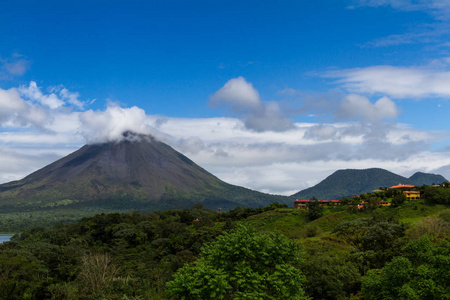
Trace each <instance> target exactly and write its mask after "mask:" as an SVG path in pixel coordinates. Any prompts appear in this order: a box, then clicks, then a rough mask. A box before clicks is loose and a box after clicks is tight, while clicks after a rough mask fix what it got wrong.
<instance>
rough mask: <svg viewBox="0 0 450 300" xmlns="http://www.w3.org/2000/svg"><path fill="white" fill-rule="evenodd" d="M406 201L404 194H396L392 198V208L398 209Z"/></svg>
mask: <svg viewBox="0 0 450 300" xmlns="http://www.w3.org/2000/svg"><path fill="white" fill-rule="evenodd" d="M405 201H406V196H405V195H404V194H398V195H395V196H394V198H392V203H391V204H392V206H393V207H398V206H401V205H402V204H403V203H404V202H405Z"/></svg>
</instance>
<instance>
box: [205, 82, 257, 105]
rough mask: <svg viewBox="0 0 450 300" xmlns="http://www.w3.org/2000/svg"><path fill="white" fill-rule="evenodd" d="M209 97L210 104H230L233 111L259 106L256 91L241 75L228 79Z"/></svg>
mask: <svg viewBox="0 0 450 300" xmlns="http://www.w3.org/2000/svg"><path fill="white" fill-rule="evenodd" d="M210 99H211V101H210V103H211V104H212V105H231V109H232V110H233V111H235V112H241V111H242V110H246V109H250V110H251V109H256V108H259V107H260V106H261V100H260V98H259V93H258V91H257V90H256V89H255V88H254V87H253V85H252V84H251V83H249V82H247V81H246V80H245V79H244V78H243V77H238V78H233V79H230V80H228V82H227V83H225V85H224V86H223V87H222V88H220V89H219V90H218V91H217V92H215V93H214V94H213V95H212V96H211V98H210Z"/></svg>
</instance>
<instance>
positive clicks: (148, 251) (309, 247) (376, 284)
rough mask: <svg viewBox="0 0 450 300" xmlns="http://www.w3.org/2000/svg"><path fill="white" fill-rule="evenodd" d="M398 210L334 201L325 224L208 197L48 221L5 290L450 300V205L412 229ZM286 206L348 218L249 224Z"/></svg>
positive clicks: (93, 295) (24, 294) (14, 263)
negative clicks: (207, 201)
mask: <svg viewBox="0 0 450 300" xmlns="http://www.w3.org/2000/svg"><path fill="white" fill-rule="evenodd" d="M420 205H422V204H420ZM397 211H398V209H396V208H391V207H384V208H378V209H374V210H372V211H366V212H353V211H339V212H332V209H331V208H330V209H328V208H326V209H324V211H322V213H323V215H324V216H323V217H319V218H316V219H314V220H313V218H311V216H308V212H306V211H303V212H301V211H299V210H296V211H294V210H293V209H289V208H287V207H286V206H285V205H280V204H276V203H275V204H272V205H270V206H268V207H265V208H244V207H237V208H235V209H233V210H231V211H228V212H222V213H219V212H217V211H212V210H205V209H203V208H202V206H201V205H196V206H194V207H192V208H191V209H172V210H166V211H161V212H153V213H149V214H140V213H137V212H133V213H127V214H118V213H114V214H99V215H96V216H94V217H89V218H84V219H82V220H81V221H80V222H77V223H73V224H67V225H59V226H54V227H48V228H44V227H36V228H33V229H31V230H26V231H23V232H22V233H21V234H20V235H16V236H14V237H13V239H12V241H11V242H9V243H5V244H2V245H0V297H1V299H450V286H449V283H450V273H449V272H448V270H449V268H450V242H449V240H450V212H449V210H448V209H447V210H444V211H442V212H441V213H439V214H437V215H436V216H429V217H426V218H422V219H421V220H420V221H418V222H416V223H414V224H412V225H407V224H404V223H402V222H400V220H399V217H398V214H397V213H396V212H397ZM417 211H418V212H420V211H421V209H418V210H417ZM274 214H279V215H281V216H283V215H286V216H287V215H290V218H302V220H303V221H304V222H306V223H307V224H319V223H320V222H321V220H324V219H326V220H327V221H330V220H333V219H335V218H336V219H339V218H340V220H342V219H345V220H344V221H337V222H336V223H334V225H333V230H332V231H331V232H327V233H325V234H323V235H322V236H320V238H319V237H318V236H315V235H312V236H313V238H302V239H299V240H293V239H288V238H286V237H285V236H283V235H281V234H277V233H273V232H264V233H263V232H261V233H258V232H255V230H254V229H252V227H251V225H250V224H251V222H248V221H249V220H251V219H255V218H264V217H265V216H269V215H274ZM338 217H339V218H338ZM330 222H331V221H330ZM300 229H301V228H295V226H292V228H291V230H292V231H295V230H300Z"/></svg>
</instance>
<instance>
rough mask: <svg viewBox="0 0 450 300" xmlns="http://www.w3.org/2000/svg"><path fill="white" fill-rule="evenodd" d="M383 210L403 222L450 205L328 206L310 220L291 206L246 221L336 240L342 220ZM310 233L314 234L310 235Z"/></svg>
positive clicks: (446, 209)
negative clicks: (371, 208)
mask: <svg viewBox="0 0 450 300" xmlns="http://www.w3.org/2000/svg"><path fill="white" fill-rule="evenodd" d="M383 212H384V213H390V214H393V215H396V216H398V218H399V220H400V222H402V223H406V224H414V223H416V222H418V221H420V220H422V219H425V218H426V217H430V216H438V215H439V214H441V213H443V212H449V213H450V207H448V206H444V205H433V206H431V205H425V204H423V202H422V201H417V202H410V203H408V202H407V203H405V204H404V205H403V206H402V207H398V208H391V207H383V208H378V209H376V210H374V211H365V212H353V211H348V210H345V209H342V208H340V207H338V208H330V209H325V211H324V216H323V217H321V218H319V219H317V220H314V221H308V219H307V212H306V211H302V210H298V209H293V208H292V209H291V208H289V209H278V210H275V211H267V212H264V213H262V214H259V215H255V216H252V217H249V218H248V219H246V220H245V221H244V223H246V224H250V225H251V226H253V227H254V228H255V229H256V230H257V231H260V232H279V233H282V234H284V235H286V236H288V237H290V238H294V239H299V240H303V241H306V240H309V239H313V240H317V239H320V240H322V241H326V240H334V237H333V235H332V234H331V231H332V230H333V228H334V227H335V226H336V225H337V224H339V223H340V222H344V221H349V220H352V219H356V218H362V217H370V216H373V215H374V214H379V213H383ZM308 235H310V236H311V237H309V238H308ZM305 239H306V240H305Z"/></svg>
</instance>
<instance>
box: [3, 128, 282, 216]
mask: <svg viewBox="0 0 450 300" xmlns="http://www.w3.org/2000/svg"><path fill="white" fill-rule="evenodd" d="M274 201H278V202H283V203H289V202H290V201H289V199H288V198H287V197H282V196H273V195H268V194H263V193H260V192H256V191H252V190H249V189H246V188H243V187H238V186H234V185H230V184H227V183H225V182H223V181H221V180H220V179H218V178H217V177H215V176H214V175H212V174H210V173H209V172H207V171H206V170H204V169H202V168H201V167H199V166H198V165H196V164H195V163H194V162H193V161H191V160H190V159H189V158H187V157H186V156H184V155H183V154H181V153H179V152H177V151H175V150H174V149H173V148H171V147H170V146H168V145H166V144H164V143H162V142H160V141H157V140H156V139H155V138H153V137H151V136H149V135H137V134H134V133H131V132H126V133H124V139H123V140H122V141H120V142H108V143H103V144H93V145H85V146H83V147H82V148H81V149H79V150H77V151H75V152H73V153H72V154H70V155H68V156H66V157H64V158H62V159H60V160H58V161H56V162H54V163H52V164H50V165H48V166H46V167H44V168H42V169H40V170H38V171H36V172H34V173H32V174H30V175H28V176H27V177H25V178H24V179H22V180H19V181H13V182H10V183H6V184H3V185H0V209H2V210H3V211H24V210H25V211H29V210H37V209H51V208H56V207H62V206H64V207H67V208H82V207H83V208H85V207H89V208H97V207H98V208H108V209H137V210H155V209H165V208H180V207H190V206H192V205H193V204H195V203H203V204H204V205H205V206H206V207H210V208H218V207H221V208H224V209H227V208H232V207H235V206H237V205H245V206H260V205H267V204H270V203H271V202H274Z"/></svg>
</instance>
